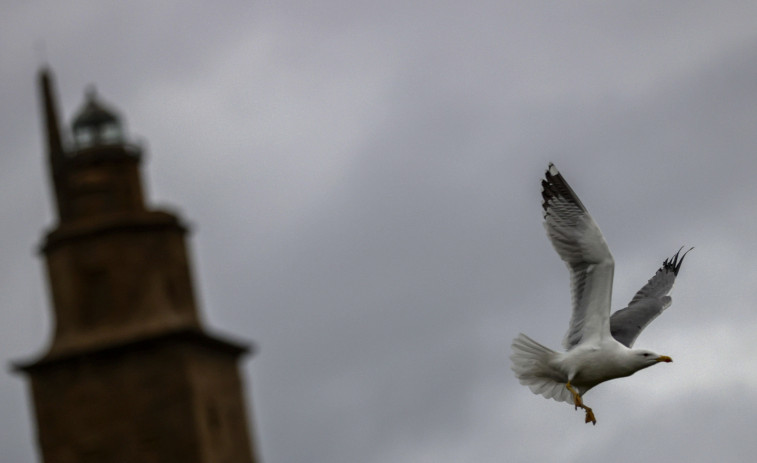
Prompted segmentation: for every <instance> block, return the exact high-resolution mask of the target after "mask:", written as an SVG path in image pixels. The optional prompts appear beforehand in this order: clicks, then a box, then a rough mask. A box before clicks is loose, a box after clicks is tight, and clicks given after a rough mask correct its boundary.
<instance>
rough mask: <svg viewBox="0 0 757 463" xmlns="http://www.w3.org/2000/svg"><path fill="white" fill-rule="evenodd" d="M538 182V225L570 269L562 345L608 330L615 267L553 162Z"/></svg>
mask: <svg viewBox="0 0 757 463" xmlns="http://www.w3.org/2000/svg"><path fill="white" fill-rule="evenodd" d="M541 185H542V198H543V200H544V201H543V203H542V207H543V208H544V228H545V229H546V230H547V236H548V237H549V239H550V241H552V245H553V246H554V248H555V250H556V251H557V254H559V255H560V258H561V259H562V260H563V261H565V263H566V264H567V266H568V269H569V270H570V285H571V295H572V299H573V313H572V315H571V319H570V325H569V327H568V332H567V333H566V334H565V339H563V346H564V347H565V348H566V349H568V350H570V349H572V348H573V347H575V346H576V345H578V344H580V343H582V342H590V341H592V340H597V339H603V338H606V337H609V336H610V299H611V298H612V276H613V272H614V270H615V262H614V261H613V258H612V254H610V249H609V248H608V247H607V243H606V242H605V239H604V237H603V236H602V232H601V231H600V230H599V227H598V226H597V224H596V223H595V222H594V219H592V218H591V216H590V215H589V212H588V211H587V210H586V207H584V205H583V203H581V200H580V199H578V196H577V195H576V194H575V192H573V189H572V188H571V187H570V186H569V185H568V183H567V182H566V181H565V179H564V178H563V176H562V175H561V174H560V172H558V170H557V168H556V167H555V166H554V164H550V165H549V169H548V170H547V173H546V175H545V178H544V180H542V182H541Z"/></svg>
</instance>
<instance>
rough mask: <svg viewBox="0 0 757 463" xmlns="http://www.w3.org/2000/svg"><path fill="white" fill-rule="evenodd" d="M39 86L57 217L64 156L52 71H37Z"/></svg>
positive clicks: (61, 200)
mask: <svg viewBox="0 0 757 463" xmlns="http://www.w3.org/2000/svg"><path fill="white" fill-rule="evenodd" d="M39 86H40V92H41V97H42V106H43V118H44V124H45V127H44V130H45V135H46V138H47V155H48V162H49V163H50V173H51V176H52V180H53V188H54V190H55V199H56V204H57V206H58V214H59V217H63V216H64V215H65V211H64V210H63V209H64V204H65V202H64V201H63V197H64V195H63V191H62V189H63V182H62V176H63V168H64V156H65V153H64V151H63V139H62V137H61V130H60V123H59V119H58V106H57V103H56V98H55V89H54V88H53V86H54V82H53V76H52V71H50V69H49V68H48V67H47V66H44V67H42V68H41V69H40V71H39Z"/></svg>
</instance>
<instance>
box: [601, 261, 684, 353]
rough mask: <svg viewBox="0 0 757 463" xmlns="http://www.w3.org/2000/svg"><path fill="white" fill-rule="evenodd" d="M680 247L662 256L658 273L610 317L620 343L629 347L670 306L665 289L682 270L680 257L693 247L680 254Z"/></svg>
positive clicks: (668, 287)
mask: <svg viewBox="0 0 757 463" xmlns="http://www.w3.org/2000/svg"><path fill="white" fill-rule="evenodd" d="M681 249H683V248H681ZM681 249H679V250H678V252H676V253H675V255H674V256H673V257H671V258H670V259H665V262H663V263H662V267H660V268H659V269H658V270H657V273H655V274H654V276H653V277H652V278H651V279H650V280H649V281H648V282H647V284H646V285H644V287H643V288H641V289H640V290H639V292H637V293H636V295H634V297H633V299H631V302H630V303H629V304H628V307H626V308H625V309H621V310H618V311H617V312H615V313H614V314H612V317H610V332H611V333H612V337H614V338H615V339H616V340H617V341H618V342H619V343H621V344H623V345H625V346H626V347H629V348H630V347H631V346H633V343H634V341H636V338H637V337H639V334H641V331H642V330H643V329H644V328H646V327H647V325H649V324H650V323H652V320H654V319H655V318H657V316H658V315H660V314H661V313H662V311H663V310H665V309H667V308H668V307H670V304H671V303H672V302H673V300H672V299H671V298H670V296H668V293H669V292H670V290H671V289H672V288H673V283H675V280H676V276H677V275H678V271H679V270H681V264H683V258H684V257H686V254H687V253H688V252H689V251H691V249H694V248H691V249H689V251H686V252H685V253H684V254H683V255H682V256H680V258H679V255H680V253H681Z"/></svg>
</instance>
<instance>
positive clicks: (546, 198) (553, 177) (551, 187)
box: [541, 162, 586, 216]
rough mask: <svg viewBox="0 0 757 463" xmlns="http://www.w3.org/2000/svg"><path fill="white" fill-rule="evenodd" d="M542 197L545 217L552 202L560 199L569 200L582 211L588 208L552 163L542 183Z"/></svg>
mask: <svg viewBox="0 0 757 463" xmlns="http://www.w3.org/2000/svg"><path fill="white" fill-rule="evenodd" d="M541 197H542V200H543V201H542V203H541V206H542V208H543V209H544V214H545V216H546V214H547V213H548V209H549V206H550V201H551V200H552V199H554V198H558V197H563V198H565V199H568V200H569V201H571V202H572V203H573V204H575V205H576V206H578V207H579V208H581V209H582V210H584V211H585V210H586V207H585V206H584V205H583V203H582V202H581V200H580V199H578V196H577V195H576V193H575V192H574V191H573V189H572V188H571V187H570V185H568V182H566V181H565V179H564V178H563V176H562V174H560V171H558V170H557V167H555V165H554V164H553V163H551V162H550V163H549V166H548V167H547V172H546V173H545V174H544V180H542V181H541Z"/></svg>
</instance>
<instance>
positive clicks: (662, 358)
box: [657, 355, 673, 363]
mask: <svg viewBox="0 0 757 463" xmlns="http://www.w3.org/2000/svg"><path fill="white" fill-rule="evenodd" d="M657 361H658V362H666V363H670V362H672V361H673V359H672V358H670V357H668V356H667V355H661V356H659V357H657Z"/></svg>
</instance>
